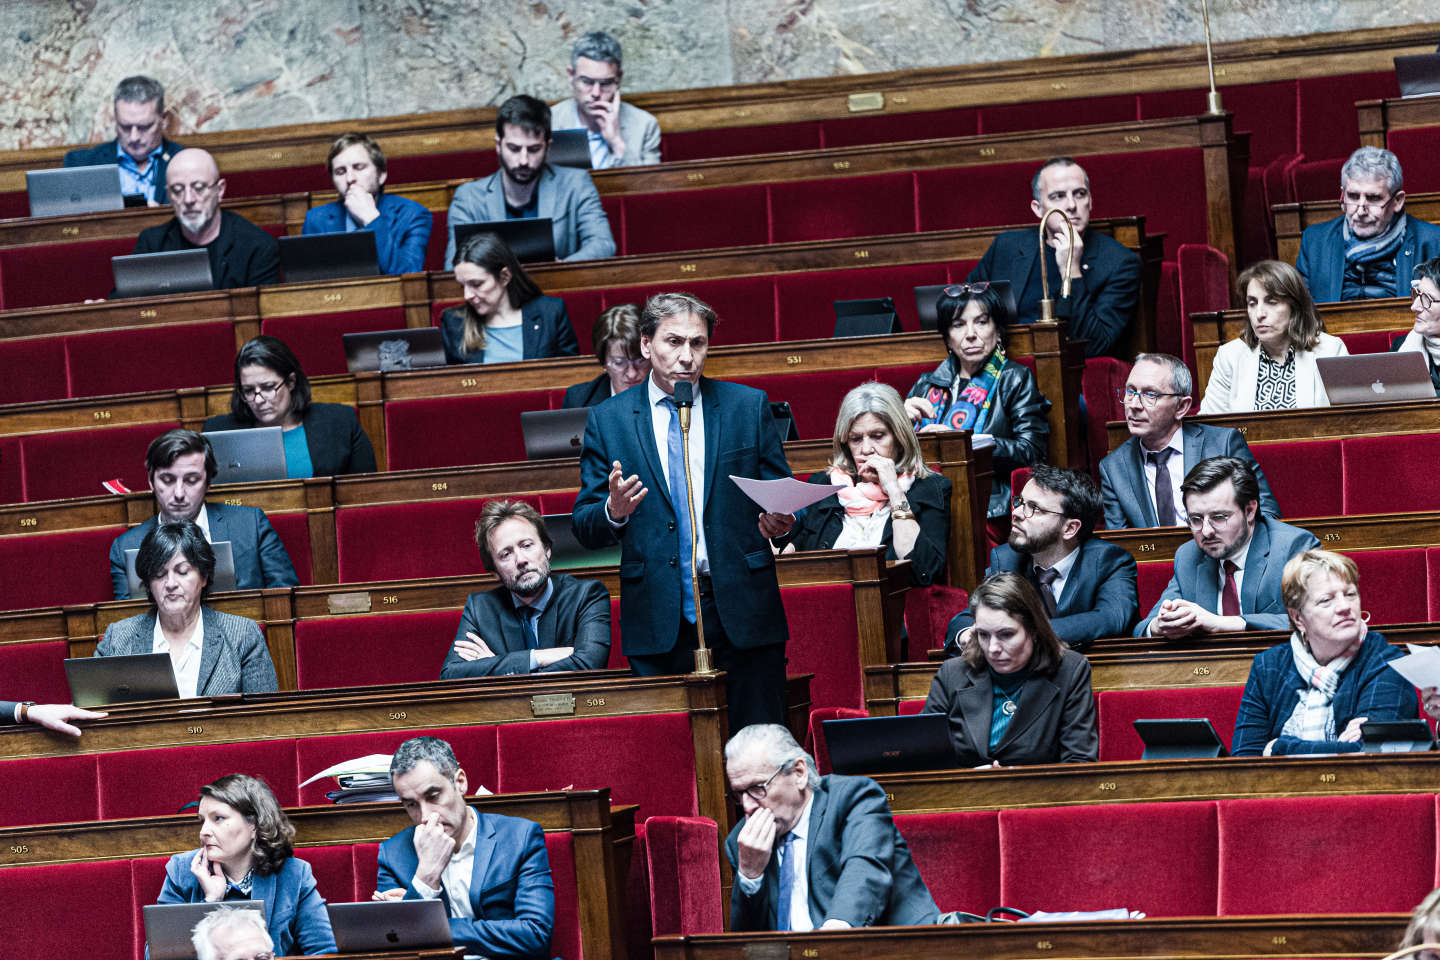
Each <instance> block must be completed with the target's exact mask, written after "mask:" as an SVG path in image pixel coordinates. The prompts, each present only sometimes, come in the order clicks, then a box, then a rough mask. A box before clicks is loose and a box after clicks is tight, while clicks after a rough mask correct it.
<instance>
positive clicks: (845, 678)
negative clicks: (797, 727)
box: [780, 583, 865, 707]
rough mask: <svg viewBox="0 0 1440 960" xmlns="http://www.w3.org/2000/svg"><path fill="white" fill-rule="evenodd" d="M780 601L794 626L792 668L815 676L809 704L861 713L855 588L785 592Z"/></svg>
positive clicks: (824, 586)
mask: <svg viewBox="0 0 1440 960" xmlns="http://www.w3.org/2000/svg"><path fill="white" fill-rule="evenodd" d="M780 600H781V602H782V603H784V605H785V620H786V622H787V623H788V624H789V625H790V643H789V646H788V647H787V648H786V650H787V652H788V654H789V667H788V669H789V670H790V672H792V673H813V674H814V675H815V679H814V680H812V681H811V683H810V701H811V703H813V704H814V705H815V706H817V707H860V706H863V705H864V703H865V695H864V692H863V691H862V689H861V681H862V679H863V678H862V677H861V675H860V658H859V656H858V655H857V651H858V650H859V646H860V640H859V637H860V627H859V624H858V623H857V621H856V619H855V588H854V587H853V586H851V585H850V584H848V583H846V584H818V585H815V586H805V587H784V588H782V589H781V591H780Z"/></svg>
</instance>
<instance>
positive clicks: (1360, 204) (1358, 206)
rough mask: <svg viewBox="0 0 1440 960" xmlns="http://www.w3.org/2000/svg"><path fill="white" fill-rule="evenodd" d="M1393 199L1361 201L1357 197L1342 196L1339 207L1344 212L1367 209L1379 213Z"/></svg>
mask: <svg viewBox="0 0 1440 960" xmlns="http://www.w3.org/2000/svg"><path fill="white" fill-rule="evenodd" d="M1393 199H1395V198H1394V197H1386V198H1385V199H1384V200H1362V199H1360V198H1359V197H1343V196H1342V197H1341V198H1340V206H1342V207H1344V208H1345V209H1346V210H1366V209H1369V210H1374V211H1375V212H1376V213H1379V212H1380V211H1381V210H1384V209H1385V207H1386V205H1387V204H1389V203H1390V201H1391V200H1393Z"/></svg>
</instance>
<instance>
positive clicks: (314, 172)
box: [225, 162, 439, 227]
mask: <svg viewBox="0 0 1440 960" xmlns="http://www.w3.org/2000/svg"><path fill="white" fill-rule="evenodd" d="M392 166H393V165H392ZM386 173H387V175H389V177H390V180H391V182H392V183H400V182H401V181H399V180H396V179H395V178H394V175H393V173H391V172H390V168H389V167H387V169H386ZM436 179H439V178H436ZM334 189H335V184H334V183H332V182H331V180H330V175H329V174H328V173H326V172H325V164H324V163H321V162H315V163H304V164H297V165H295V166H292V167H267V168H263V169H258V170H227V171H225V195H226V196H227V197H232V198H233V197H263V196H267V195H269V194H273V193H305V192H309V191H318V192H320V193H321V194H322V196H321V197H320V198H318V199H319V200H320V202H321V203H327V202H329V201H330V200H333V199H334V198H335V194H334V193H333V192H332V191H333V190H334ZM324 194H329V195H328V196H324ZM255 225H256V226H257V227H263V226H267V224H263V223H257V224H255Z"/></svg>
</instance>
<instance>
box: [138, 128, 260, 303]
mask: <svg viewBox="0 0 1440 960" xmlns="http://www.w3.org/2000/svg"><path fill="white" fill-rule="evenodd" d="M165 185H166V192H167V193H168V195H169V197H170V206H171V208H172V209H173V210H174V211H175V216H174V217H172V218H171V219H169V220H167V221H165V222H164V223H162V224H160V225H159V226H155V227H150V228H149V229H147V230H142V231H141V232H140V239H139V240H137V241H136V242H135V252H136V253H161V252H167V251H172V250H194V249H196V248H197V247H203V248H204V249H205V250H206V252H207V253H208V254H209V255H210V277H211V280H212V282H213V285H214V288H215V289H216V290H227V289H230V288H231V287H253V286H255V285H257V284H262V283H275V282H276V281H278V280H279V279H280V244H279V242H278V241H276V239H275V238H274V237H272V236H270V234H268V233H266V232H265V231H264V230H261V229H260V228H259V227H257V226H255V225H254V224H253V223H251V222H250V221H249V220H246V219H245V218H244V217H242V216H240V215H239V214H237V213H231V212H230V211H228V210H221V209H220V201H221V200H222V199H224V197H225V180H224V178H222V177H221V176H220V168H219V167H217V166H216V165H215V158H214V157H212V156H210V154H208V153H206V152H205V151H204V150H197V149H194V148H191V149H188V150H181V151H180V152H179V153H177V154H176V155H175V156H174V157H172V158H171V160H170V165H169V167H167V168H166V170H165Z"/></svg>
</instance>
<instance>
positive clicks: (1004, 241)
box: [967, 229, 1140, 357]
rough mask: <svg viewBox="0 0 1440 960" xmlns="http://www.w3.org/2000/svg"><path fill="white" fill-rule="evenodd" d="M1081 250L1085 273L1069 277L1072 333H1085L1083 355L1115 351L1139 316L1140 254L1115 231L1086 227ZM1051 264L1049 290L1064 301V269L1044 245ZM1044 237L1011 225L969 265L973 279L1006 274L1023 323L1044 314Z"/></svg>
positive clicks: (1075, 336) (1002, 277)
mask: <svg viewBox="0 0 1440 960" xmlns="http://www.w3.org/2000/svg"><path fill="white" fill-rule="evenodd" d="M1084 240H1085V249H1084V251H1083V252H1082V253H1081V254H1080V271H1081V275H1080V276H1079V277H1077V278H1075V279H1074V280H1073V281H1071V283H1070V324H1069V329H1070V336H1071V339H1080V338H1082V337H1083V338H1084V340H1085V356H1087V357H1103V356H1110V355H1113V354H1114V352H1115V349H1116V343H1117V341H1119V340H1120V338H1121V336H1122V335H1123V334H1124V333H1125V330H1126V329H1127V328H1128V327H1129V326H1130V325H1131V324H1132V323H1134V321H1135V307H1136V304H1137V303H1139V300H1140V257H1139V256H1138V255H1136V253H1135V251H1133V250H1130V249H1129V248H1127V247H1126V246H1124V245H1123V244H1121V243H1119V242H1117V241H1116V240H1114V239H1113V238H1111V237H1108V236H1106V235H1105V234H1103V233H1099V232H1098V231H1095V230H1090V229H1086V231H1085V233H1084ZM1046 254H1047V255H1046V257H1045V263H1046V264H1047V265H1049V269H1050V296H1051V297H1053V298H1054V299H1055V300H1056V308H1057V314H1058V312H1059V308H1060V306H1061V304H1060V302H1059V299H1060V271H1059V270H1058V269H1057V268H1056V267H1055V266H1054V263H1055V257H1054V255H1053V254H1050V252H1049V249H1048V248H1047V250H1046ZM1040 270H1041V260H1040V240H1039V238H1038V237H1037V236H1036V231H1034V230H1031V229H1025V230H1008V231H1006V232H1005V233H1002V234H1000V235H999V236H998V237H996V238H995V240H994V242H993V243H991V244H990V249H988V250H986V251H985V256H983V257H981V258H980V263H979V264H977V265H976V267H975V269H974V270H971V271H970V276H969V277H968V278H967V279H968V280H969V282H972V283H973V282H975V281H976V280H992V281H998V280H1004V281H1008V282H1009V283H1010V289H1011V290H1012V291H1013V292H1014V294H1015V310H1016V315H1017V317H1018V319H1019V322H1021V323H1034V322H1035V321H1036V320H1038V319H1040V295H1041V293H1042V292H1043V291H1042V290H1041V286H1040Z"/></svg>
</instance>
